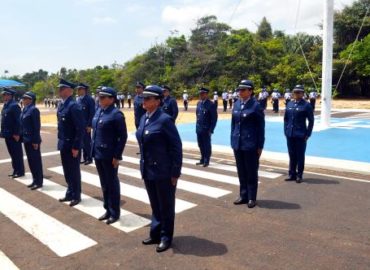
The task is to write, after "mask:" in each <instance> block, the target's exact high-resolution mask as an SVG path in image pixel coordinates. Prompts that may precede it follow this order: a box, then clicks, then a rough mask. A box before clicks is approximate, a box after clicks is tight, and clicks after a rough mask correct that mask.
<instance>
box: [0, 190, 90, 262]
mask: <svg viewBox="0 0 370 270" xmlns="http://www.w3.org/2000/svg"><path fill="white" fill-rule="evenodd" d="M0 198H1V200H2V201H4V202H7V203H1V204H0V212H1V213H3V214H4V215H5V216H7V217H8V218H9V219H11V220H12V221H13V222H14V223H16V224H17V225H18V226H20V227H21V228H22V229H24V230H25V231H26V232H28V233H29V234H31V235H32V236H33V237H35V238H36V239H37V240H39V241H40V242H41V243H43V244H44V245H46V246H47V247H48V248H50V249H51V250H52V251H53V252H54V253H55V254H57V255H58V256H60V257H64V256H68V255H71V254H73V253H76V252H79V251H81V250H84V249H87V248H89V247H92V246H94V245H96V244H97V242H95V241H94V240H92V239H90V238H88V237H87V236H85V235H83V234H81V233H79V232H77V231H76V230H74V229H72V228H71V227H69V226H67V225H65V224H63V223H61V222H60V221H58V220H56V219H55V218H53V217H51V216H49V215H47V214H45V213H44V212H41V211H40V210H39V209H37V208H35V207H33V206H32V205H30V204H28V203H26V202H24V201H22V200H20V199H18V198H17V197H16V196H14V195H12V194H10V193H9V192H7V191H5V190H4V189H2V188H0Z"/></svg>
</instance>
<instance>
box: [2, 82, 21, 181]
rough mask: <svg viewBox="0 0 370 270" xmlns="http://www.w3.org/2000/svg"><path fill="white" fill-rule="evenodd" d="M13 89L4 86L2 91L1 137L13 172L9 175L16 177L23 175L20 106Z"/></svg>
mask: <svg viewBox="0 0 370 270" xmlns="http://www.w3.org/2000/svg"><path fill="white" fill-rule="evenodd" d="M15 93H16V92H15V91H14V90H13V89H8V88H4V90H3V91H2V96H3V101H4V106H3V109H2V111H1V137H3V138H4V139H5V144H6V147H7V149H8V152H9V155H10V158H11V160H12V167H13V173H12V174H9V175H8V176H9V177H13V178H17V177H22V176H24V163H23V150H22V142H21V137H20V135H21V130H20V129H21V123H20V115H21V108H20V107H19V105H18V103H17V102H16V101H15V100H14V95H15Z"/></svg>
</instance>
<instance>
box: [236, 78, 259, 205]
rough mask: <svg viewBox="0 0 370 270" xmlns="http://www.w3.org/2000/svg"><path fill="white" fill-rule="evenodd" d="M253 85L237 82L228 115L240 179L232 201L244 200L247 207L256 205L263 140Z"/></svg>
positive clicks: (237, 203)
mask: <svg viewBox="0 0 370 270" xmlns="http://www.w3.org/2000/svg"><path fill="white" fill-rule="evenodd" d="M253 89H254V85H253V82H252V81H250V80H242V81H241V82H240V84H239V87H238V90H239V96H240V99H239V100H238V101H237V102H236V103H235V104H234V108H233V112H232V118H231V147H232V148H233V150H234V156H235V161H236V168H237V171H238V177H239V183H240V192H239V198H238V199H236V200H235V201H234V204H235V205H239V204H247V205H248V207H249V208H253V207H255V206H256V199H257V189H258V167H259V158H260V156H261V153H262V149H263V145H264V142H265V116H264V113H263V108H262V107H261V105H260V104H259V103H258V102H257V100H256V99H255V98H254V97H253Z"/></svg>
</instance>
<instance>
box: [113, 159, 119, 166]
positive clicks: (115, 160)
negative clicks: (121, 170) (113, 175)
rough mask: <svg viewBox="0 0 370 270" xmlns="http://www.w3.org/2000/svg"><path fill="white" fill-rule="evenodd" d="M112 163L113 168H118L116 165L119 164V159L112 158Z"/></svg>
mask: <svg viewBox="0 0 370 270" xmlns="http://www.w3.org/2000/svg"><path fill="white" fill-rule="evenodd" d="M112 165H113V168H118V165H119V159H115V158H114V159H113V160H112Z"/></svg>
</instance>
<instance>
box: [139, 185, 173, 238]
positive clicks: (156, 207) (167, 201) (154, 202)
mask: <svg viewBox="0 0 370 270" xmlns="http://www.w3.org/2000/svg"><path fill="white" fill-rule="evenodd" d="M144 183H145V187H146V190H147V192H148V196H149V201H150V206H151V208H152V223H151V226H150V237H151V238H152V239H154V240H168V241H170V242H171V241H172V238H173V232H174V226H175V194H176V186H174V185H173V184H172V182H171V179H165V180H155V181H147V180H145V179H144Z"/></svg>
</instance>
